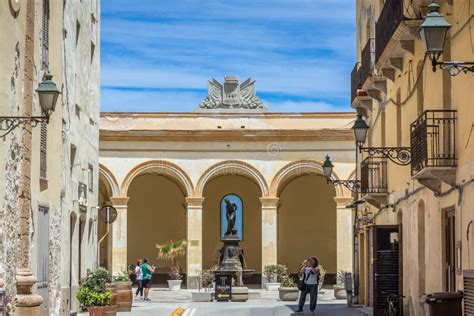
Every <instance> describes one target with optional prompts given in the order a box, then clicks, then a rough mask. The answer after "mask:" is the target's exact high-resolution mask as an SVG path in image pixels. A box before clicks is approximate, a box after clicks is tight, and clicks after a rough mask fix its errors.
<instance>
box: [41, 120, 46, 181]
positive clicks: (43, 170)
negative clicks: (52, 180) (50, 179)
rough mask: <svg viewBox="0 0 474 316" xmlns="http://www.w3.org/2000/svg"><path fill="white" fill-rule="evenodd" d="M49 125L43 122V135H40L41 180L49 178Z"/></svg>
mask: <svg viewBox="0 0 474 316" xmlns="http://www.w3.org/2000/svg"><path fill="white" fill-rule="evenodd" d="M47 132H48V125H47V124H46V122H44V121H42V122H41V132H40V133H41V135H40V178H43V179H46V176H47V166H48V161H47V155H46V149H47V139H48V133H47Z"/></svg>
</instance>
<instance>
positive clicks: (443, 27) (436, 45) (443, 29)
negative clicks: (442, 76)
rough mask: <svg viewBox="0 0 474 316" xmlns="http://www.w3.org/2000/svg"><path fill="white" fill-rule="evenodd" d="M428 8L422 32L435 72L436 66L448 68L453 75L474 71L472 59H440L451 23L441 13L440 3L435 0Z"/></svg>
mask: <svg viewBox="0 0 474 316" xmlns="http://www.w3.org/2000/svg"><path fill="white" fill-rule="evenodd" d="M428 9H429V13H428V14H427V15H426V18H425V21H423V24H421V31H420V33H421V39H422V41H423V45H424V47H425V50H426V54H427V55H428V57H429V58H430V60H431V65H432V67H433V72H434V71H436V67H439V68H440V69H446V70H447V71H448V73H449V74H450V75H451V76H457V75H459V74H460V73H462V72H463V73H468V72H474V62H472V61H468V62H462V61H446V62H440V61H438V59H439V58H440V57H441V54H442V53H443V48H444V44H445V41H446V33H447V32H448V30H449V29H450V28H451V24H449V23H448V21H446V19H445V18H444V16H443V15H442V14H441V13H439V5H438V4H437V3H436V2H434V1H433V2H432V3H431V4H430V5H429V6H428Z"/></svg>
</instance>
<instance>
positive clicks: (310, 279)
mask: <svg viewBox="0 0 474 316" xmlns="http://www.w3.org/2000/svg"><path fill="white" fill-rule="evenodd" d="M318 273H319V268H316V273H314V272H313V271H312V270H311V268H310V267H306V268H304V280H305V283H306V284H308V285H313V284H318Z"/></svg>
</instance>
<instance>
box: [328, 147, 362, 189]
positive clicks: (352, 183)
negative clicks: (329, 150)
mask: <svg viewBox="0 0 474 316" xmlns="http://www.w3.org/2000/svg"><path fill="white" fill-rule="evenodd" d="M322 168H323V174H324V176H325V177H326V178H327V183H330V184H332V185H334V186H337V185H343V186H345V187H346V188H348V189H349V190H350V191H351V192H354V193H360V192H361V182H360V181H359V180H338V179H336V180H334V179H331V177H332V170H333V168H334V165H333V164H332V161H331V158H329V156H326V160H325V161H324V163H323V165H322Z"/></svg>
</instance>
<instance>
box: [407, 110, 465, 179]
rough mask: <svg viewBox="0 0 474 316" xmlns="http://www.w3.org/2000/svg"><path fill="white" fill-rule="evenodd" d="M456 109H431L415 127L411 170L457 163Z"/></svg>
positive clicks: (412, 141) (412, 128) (413, 125)
mask: <svg viewBox="0 0 474 316" xmlns="http://www.w3.org/2000/svg"><path fill="white" fill-rule="evenodd" d="M456 120H457V111H456V110H428V111H425V112H423V114H421V115H420V117H418V119H416V121H414V122H413V123H412V124H411V126H410V131H411V151H412V153H411V173H412V175H415V174H417V173H418V172H420V171H421V170H423V169H424V168H427V167H456V165H457V158H456Z"/></svg>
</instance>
